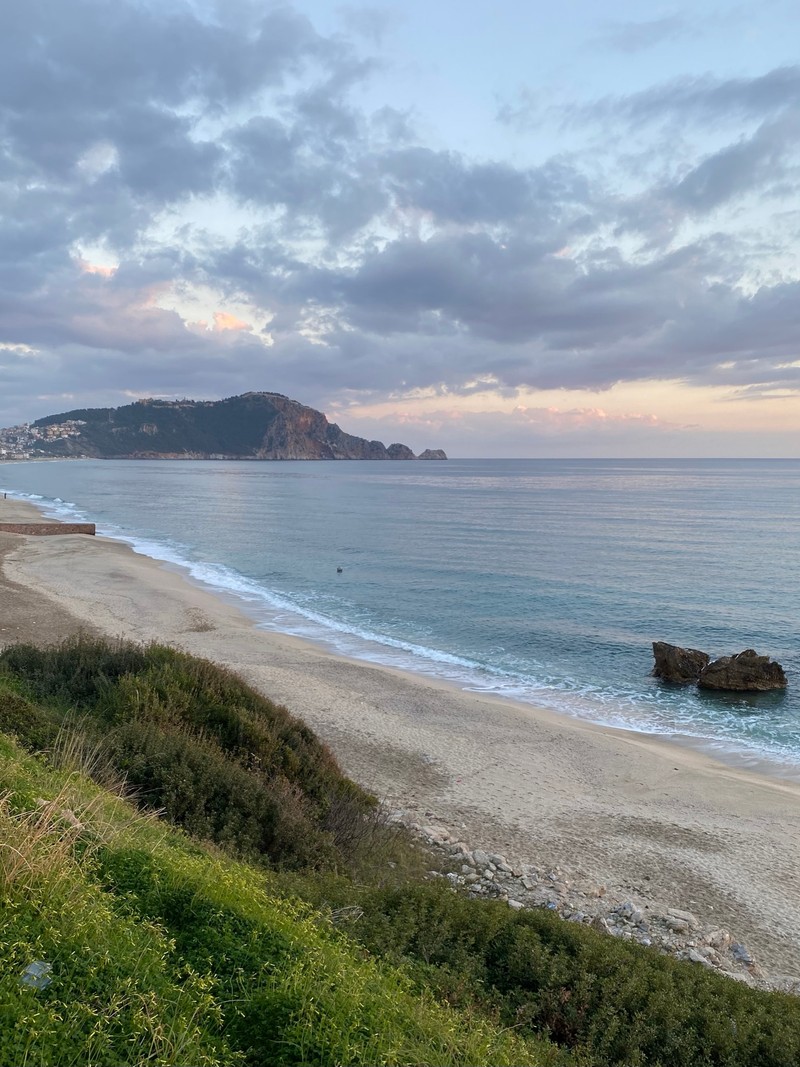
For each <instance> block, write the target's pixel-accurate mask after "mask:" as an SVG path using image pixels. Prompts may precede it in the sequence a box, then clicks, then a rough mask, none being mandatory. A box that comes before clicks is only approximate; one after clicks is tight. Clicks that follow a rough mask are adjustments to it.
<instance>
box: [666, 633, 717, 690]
mask: <svg viewBox="0 0 800 1067" xmlns="http://www.w3.org/2000/svg"><path fill="white" fill-rule="evenodd" d="M653 656H654V658H655V661H656V664H655V667H653V677H654V678H661V679H662V680H663V681H665V682H672V684H673V685H686V684H688V683H689V682H696V681H697V680H698V678H699V677H700V674H701V672H702V671H703V669H704V668H705V667H707V666H708V662H709V660H710V659H711V657H710V656H709V655H708V653H707V652H700V651H699V649H696V648H681V647H680V646H679V645H668V644H667V643H666V641H654V642H653Z"/></svg>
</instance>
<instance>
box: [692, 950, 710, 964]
mask: <svg viewBox="0 0 800 1067" xmlns="http://www.w3.org/2000/svg"><path fill="white" fill-rule="evenodd" d="M686 958H687V959H689V960H691V961H692V963H702V965H703V966H704V967H710V966H711V962H710V961H709V960H707V959H706V957H705V956H703V955H702V953H700V952H698V951H697V949H696V948H690V949H687V950H686Z"/></svg>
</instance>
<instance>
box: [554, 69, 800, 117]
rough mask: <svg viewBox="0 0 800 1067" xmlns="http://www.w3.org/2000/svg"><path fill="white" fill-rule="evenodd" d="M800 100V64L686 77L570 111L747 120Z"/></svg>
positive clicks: (595, 114)
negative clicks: (748, 73) (744, 74)
mask: <svg viewBox="0 0 800 1067" xmlns="http://www.w3.org/2000/svg"><path fill="white" fill-rule="evenodd" d="M798 103H800V66H784V67H776V68H775V69H774V70H770V71H767V72H766V73H765V74H761V75H757V76H755V77H751V78H717V77H714V76H713V75H710V74H705V75H699V76H697V75H694V76H685V77H681V78H675V79H673V80H672V81H668V82H666V83H661V84H659V85H655V86H653V87H652V88H650V89H646V90H643V91H641V92H636V93H630V94H629V95H627V96H605V97H603V98H601V99H599V100H596V101H594V102H592V103H591V104H587V105H581V106H572V107H570V108H566V109H565V111H564V114H565V118H568V119H570V120H571V121H574V122H587V123H591V122H597V121H600V120H606V119H613V120H619V121H627V122H630V123H633V124H637V125H640V124H643V123H651V122H657V121H661V120H664V119H674V118H679V119H680V120H681V121H683V122H696V123H706V122H709V121H711V120H715V121H722V122H725V123H731V124H736V123H741V122H742V121H743V120H752V119H755V120H758V119H762V118H765V117H769V116H771V115H776V114H779V113H780V112H783V111H785V110H787V109H790V108H795V107H797V105H798Z"/></svg>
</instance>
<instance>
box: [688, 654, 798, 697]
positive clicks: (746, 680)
mask: <svg viewBox="0 0 800 1067" xmlns="http://www.w3.org/2000/svg"><path fill="white" fill-rule="evenodd" d="M697 684H698V685H699V686H700V688H701V689H729V690H733V691H735V692H742V693H749V692H766V691H767V690H770V689H785V688H786V675H785V674H784V672H783V667H781V665H780V663H775V662H774V661H773V660H771V659H770V658H769V656H759V654H758V653H757V652H756V651H755V650H754V649H752V648H746V649H745V650H744V652H737V653H736V655H735V656H723V657H722V658H721V659H715V660H714V662H713V663H709V664H708V666H706V667H705V668H704V669H703V670H702V672H701V674H700V677H699V679H698V681H697Z"/></svg>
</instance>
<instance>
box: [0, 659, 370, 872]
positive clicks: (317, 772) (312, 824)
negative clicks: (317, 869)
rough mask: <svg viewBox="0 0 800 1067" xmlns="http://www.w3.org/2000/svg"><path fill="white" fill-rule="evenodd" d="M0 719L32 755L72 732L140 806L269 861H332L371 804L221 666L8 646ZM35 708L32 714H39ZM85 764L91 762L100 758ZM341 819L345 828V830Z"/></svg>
mask: <svg viewBox="0 0 800 1067" xmlns="http://www.w3.org/2000/svg"><path fill="white" fill-rule="evenodd" d="M0 671H2V672H4V674H5V676H6V677H7V678H9V679H13V680H14V682H15V683H16V685H17V686H18V687H21V688H23V689H24V690H25V691H26V693H27V696H28V697H30V698H32V699H33V700H36V701H38V702H39V705H40V706H35V705H33V704H32V703H31V702H30V701H29V700H27V699H26V698H25V697H24V696H21V695H18V694H17V695H14V694H10V696H9V700H8V702H7V710H6V711H5V712H4V713H3V711H2V709H1V708H0V716H4V718H3V719H2V721H3V722H5V723H6V724H7V727H8V728H9V729H13V730H14V732H15V733H17V734H18V735H19V737H20V738H21V740H22V741H23V742H24V743H25V744H27V745H29V746H31V747H33V748H36V749H42V748H47V747H51V748H52V746H53V744H54V736H55V733H56V727H59V726H60V728H61V729H62V730H65V731H71V732H73V733H75V732H76V731H77V732H79V733H82V734H83V735H85V737H86V739H87V744H88V745H89V747H91V746H92V745H94V746H96V747H99V748H100V749H102V753H101V754H102V755H103V756H104V757H105V761H106V764H108V765H110V768H111V769H113V770H114V771H116V772H117V773H118V774H120V775H122V776H124V778H125V780H126V782H127V784H128V786H129V787H130V788H132V789H133V790H134V792H135V794H136V796H137V797H138V798H139V802H140V803H141V804H143V805H147V806H149V807H150V808H152V809H159V810H163V811H164V813H165V815H166V816H167V817H168V818H169V819H170V820H171V821H173V822H175V823H176V824H178V825H181V826H183V827H185V828H186V830H187V831H188V832H189V833H191V834H193V835H195V836H197V837H200V838H205V839H208V840H212V841H214V842H216V843H218V844H219V845H221V846H222V847H224V848H226V849H227V850H229V851H231V852H233V853H235V854H237V855H241V856H249V857H251V858H253V857H257V856H261V857H262V858H264V859H267V860H269V862H271V863H273V864H279V865H286V866H293V867H308V866H315V865H316V866H330V865H332V864H336V863H337V862H344V861H345V859H346V857H349V856H351V855H352V854H354V852H355V851H356V850H357V849H358V848H359V847H361V844H362V843H361V841H360V840H359V838H360V837H361V836H363V835H362V834H361V833H359V832H356V831H357V829H358V828H360V827H361V824H362V823H364V821H365V816H366V815H367V814H368V813H369V812H370V811H371V810H372V809H373V808H374V803H375V802H374V800H373V798H371V797H370V796H369V795H368V794H366V793H365V792H364V791H363V790H361V789H360V788H359V787H358V786H356V785H355V784H354V783H353V782H351V781H350V780H349V779H347V778H346V777H345V776H344V775H343V774H342V773H341V771H340V770H339V768H338V766H337V765H336V762H335V760H334V758H333V756H332V755H331V753H330V751H329V750H328V749H327V748H326V746H324V745H323V744H322V743H321V742H320V741H319V740H317V738H316V737H315V735H314V734H313V732H312V731H311V730H309V729H308V727H307V726H305V724H304V723H302V722H300V721H299V720H298V719H295V718H294V717H293V716H291V715H290V714H289V712H288V711H287V710H286V709H285V708H283V707H280V706H278V705H276V704H274V703H273V702H272V701H270V700H267V699H265V698H264V697H262V696H260V695H259V694H258V693H256V692H255V691H254V690H253V689H251V688H250V687H249V686H247V685H245V684H244V683H243V682H242V681H241V680H240V679H238V678H236V677H235V675H233V674H231V673H230V672H229V671H226V670H224V669H222V668H220V667H216V666H214V665H213V664H210V663H207V662H205V661H204V660H199V659H196V658H194V657H192V656H188V655H185V654H184V653H180V652H176V651H174V650H172V649H168V648H164V647H162V646H158V645H151V646H148V647H146V648H145V647H141V646H137V645H131V644H129V643H125V642H109V641H98V640H87V639H85V638H79V639H76V640H72V641H69V642H66V643H64V644H62V645H60V646H56V647H52V648H44V649H40V648H36V647H34V646H31V645H16V646H12V647H11V648H8V649H6V650H5V651H4V652H3V653H2V654H0ZM43 708H44V710H42V709H43ZM102 762H103V761H102V760H100V759H99V760H98V765H100V764H102ZM348 825H349V830H348Z"/></svg>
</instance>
